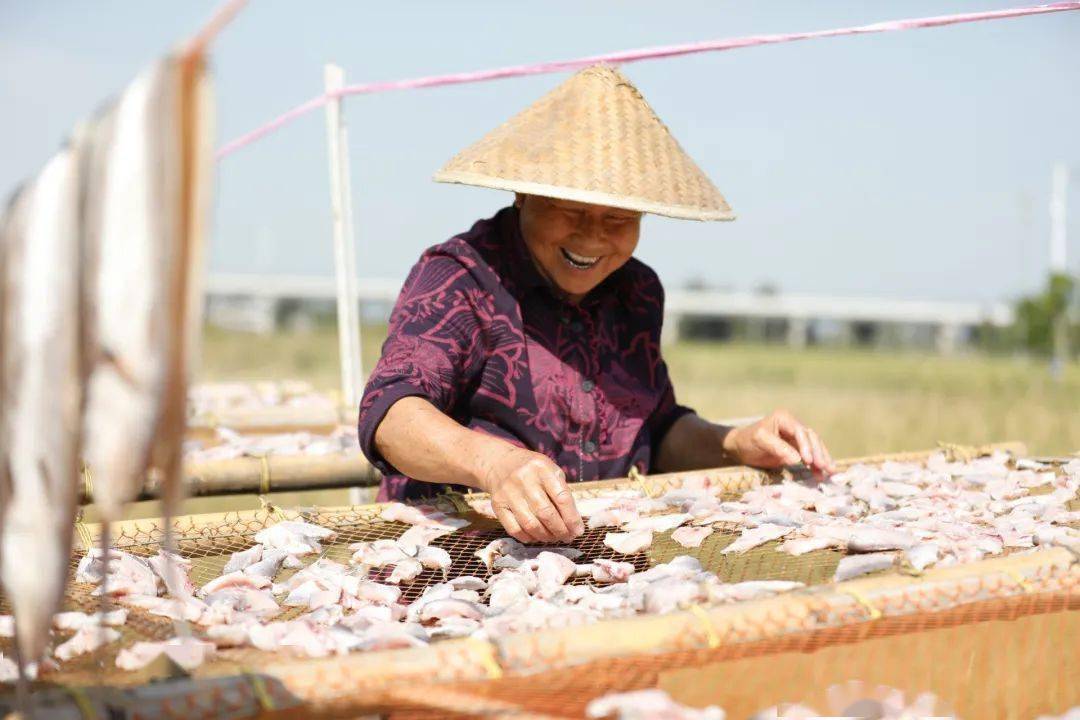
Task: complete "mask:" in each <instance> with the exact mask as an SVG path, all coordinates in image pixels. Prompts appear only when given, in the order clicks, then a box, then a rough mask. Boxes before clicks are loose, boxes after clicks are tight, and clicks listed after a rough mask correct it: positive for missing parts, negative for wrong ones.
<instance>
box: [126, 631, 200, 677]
mask: <svg viewBox="0 0 1080 720" xmlns="http://www.w3.org/2000/svg"><path fill="white" fill-rule="evenodd" d="M215 650H216V648H215V647H214V644H213V643H209V642H205V641H203V640H198V639H196V638H193V637H176V638H172V639H171V640H166V641H164V642H137V643H135V644H134V645H132V646H131V647H129V648H125V649H123V650H121V651H120V654H119V655H117V656H116V667H118V668H120V669H121V670H138V669H139V668H143V667H146V666H147V665H149V664H150V663H151V662H153V661H154V660H155V659H157V658H158V657H159V656H160V655H165V656H166V657H168V658H169V659H170V660H172V661H173V662H174V663H176V664H177V665H179V666H180V667H182V668H184V669H185V670H194V669H195V668H197V667H199V666H200V665H202V664H203V663H204V662H206V660H208V659H209V658H210V657H212V656H213V655H214V652H215Z"/></svg>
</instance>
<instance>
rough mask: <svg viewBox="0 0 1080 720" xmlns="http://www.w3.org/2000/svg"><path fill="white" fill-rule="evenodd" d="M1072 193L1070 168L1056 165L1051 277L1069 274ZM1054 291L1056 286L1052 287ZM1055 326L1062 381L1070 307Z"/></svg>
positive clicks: (1054, 372)
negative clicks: (1067, 226) (1068, 200)
mask: <svg viewBox="0 0 1080 720" xmlns="http://www.w3.org/2000/svg"><path fill="white" fill-rule="evenodd" d="M1068 190H1069V168H1068V166H1067V165H1066V164H1065V163H1064V162H1061V161H1058V162H1056V163H1054V171H1053V175H1052V188H1051V190H1050V277H1051V282H1052V283H1053V282H1054V280H1053V278H1054V277H1055V276H1059V275H1066V274H1067V273H1068V272H1069V263H1068V257H1067V255H1068V250H1067V248H1068V245H1067V243H1066V237H1065V212H1066V198H1067V197H1068ZM1051 287H1053V285H1052V286H1051ZM1052 322H1053V326H1052V333H1053V360H1051V362H1050V375H1051V377H1053V378H1054V380H1061V378H1062V376H1063V374H1064V371H1065V364H1066V362H1068V358H1069V352H1070V351H1069V307H1068V304H1066V306H1065V307H1063V308H1061V310H1060V312H1058V313H1057V314H1056V315H1055V317H1053V318H1052Z"/></svg>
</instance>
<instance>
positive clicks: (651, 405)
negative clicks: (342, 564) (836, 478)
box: [359, 67, 832, 543]
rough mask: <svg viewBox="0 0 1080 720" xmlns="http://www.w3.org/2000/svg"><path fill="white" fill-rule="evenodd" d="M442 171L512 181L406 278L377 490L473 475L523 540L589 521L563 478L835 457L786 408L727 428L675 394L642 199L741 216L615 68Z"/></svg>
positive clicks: (373, 453) (697, 213)
mask: <svg viewBox="0 0 1080 720" xmlns="http://www.w3.org/2000/svg"><path fill="white" fill-rule="evenodd" d="M436 179H437V180H441V181H445V182H458V183H464V184H471V185H479V186H483V187H492V188H499V189H504V190H511V191H514V192H515V196H514V203H513V205H512V206H510V207H507V208H504V209H502V210H500V211H499V212H497V213H496V214H495V215H494V217H491V218H488V219H486V220H480V221H479V222H477V223H476V224H475V225H474V226H473V227H472V229H470V230H469V231H468V232H465V233H463V234H461V235H458V236H456V237H453V238H451V239H450V240H448V241H446V242H444V243H442V244H440V245H436V246H434V247H432V248H430V249H428V250H427V251H426V252H425V253H424V254H423V256H422V257H421V258H420V261H419V262H418V263H417V264H416V265H415V266H414V267H413V269H412V272H411V273H410V274H409V277H408V279H407V280H406V281H405V286H404V287H403V288H402V291H401V295H400V297H399V299H398V302H397V305H396V306H395V308H394V311H393V314H392V315H391V319H390V333H389V337H388V338H387V341H386V344H385V345H384V346H383V351H382V358H381V359H380V360H379V363H378V365H377V366H376V368H375V370H374V372H373V373H372V375H371V377H370V380H369V382H368V386H367V388H366V390H365V392H364V398H363V401H362V403H361V407H360V420H359V430H360V444H361V447H362V448H363V450H364V453H365V454H366V455H367V457H368V458H369V459H370V460H371V461H372V462H373V463H374V464H375V466H376V467H378V468H379V469H380V470H381V471H382V472H383V474H384V476H385V477H384V480H383V484H382V487H381V489H380V499H383V500H389V499H405V498H417V497H423V496H426V495H430V494H433V493H434V492H438V491H439V490H440V486H444V485H445V484H454V485H457V486H466V487H470V488H477V489H480V490H484V491H487V492H489V493H490V494H491V500H492V507H493V509H494V511H495V513H496V515H497V517H498V519H499V521H500V522H501V523H502V524H503V526H504V527H505V528H506V531H507V532H508V533H509V534H510V535H511V536H513V537H514V538H516V539H518V540H520V541H522V542H526V543H531V542H553V541H560V542H566V541H569V540H571V539H573V538H574V537H576V536H577V535H579V534H581V532H582V531H583V524H582V520H581V517H580V515H579V514H578V512H577V510H576V509H575V506H574V500H573V497H572V495H571V493H570V491H569V489H568V485H567V484H568V483H570V482H577V481H581V480H597V479H604V478H613V477H624V476H626V475H627V474H628V473H629V471H630V470H631V469H632V468H636V469H637V470H638V471H639V472H642V473H649V472H656V471H677V470H688V469H694V468H703V467H716V466H721V465H731V464H745V465H754V466H758V467H766V468H773V467H778V466H782V465H789V464H796V463H799V462H802V463H805V464H806V465H807V466H809V467H811V468H813V469H815V470H816V471H819V472H827V471H829V470H830V469H831V467H832V460H831V458H830V456H829V452H828V450H827V449H826V448H825V445H824V444H823V443H822V442H821V440H820V439H819V438H818V436H817V434H816V433H815V432H814V431H813V430H811V429H810V428H808V427H806V426H805V425H803V424H801V423H800V422H799V421H797V420H796V419H795V418H794V417H793V416H792V415H791V414H790V413H788V412H785V411H782V410H781V411H777V412H773V413H772V414H770V415H769V416H767V417H765V418H764V419H762V420H760V421H758V422H756V423H754V424H752V425H748V426H744V427H726V426H723V425H718V424H715V423H711V422H709V421H707V420H705V419H703V418H701V417H699V416H698V415H696V414H695V413H694V412H693V410H691V409H690V408H687V407H684V406H682V405H679V404H677V403H676V401H675V392H674V389H673V388H672V384H671V380H670V378H669V377H668V371H667V367H666V365H665V364H664V361H663V358H662V357H661V354H660V326H661V322H662V320H663V316H664V307H663V306H664V292H663V287H662V286H661V284H660V280H659V279H658V278H657V276H656V273H654V272H653V271H652V270H651V269H650V268H649V267H648V266H647V265H645V264H644V263H642V262H640V261H639V260H636V259H635V258H634V257H633V254H634V250H635V249H636V248H637V244H638V238H639V235H640V230H641V216H642V213H643V212H653V213H658V214H663V215H668V216H672V217H681V218H689V219H697V220H710V219H732V218H733V216H732V215H731V211H730V209H729V208H728V206H727V203H726V202H725V201H724V198H723V197H722V196H721V195H720V193H719V191H718V190H717V189H716V188H715V187H714V186H713V185H712V183H710V182H709V180H708V178H707V177H705V175H704V174H703V173H702V172H701V171H700V170H699V169H698V167H697V166H696V165H695V164H694V163H693V161H692V160H690V158H689V157H688V156H687V155H686V154H685V153H684V152H683V150H682V149H681V148H680V147H679V145H678V144H677V143H676V142H675V140H674V139H673V138H672V137H671V135H670V133H669V132H668V129H667V128H666V127H665V126H664V125H663V123H661V122H660V120H659V119H658V118H657V117H656V115H655V114H654V113H653V111H652V109H651V108H650V107H649V105H648V104H647V103H646V102H645V100H644V99H643V98H642V97H641V95H640V93H638V91H637V90H636V89H635V88H634V87H633V85H631V84H630V82H629V81H628V80H627V79H626V78H625V77H623V76H622V75H621V74H619V73H618V72H617V71H615V70H613V69H610V68H606V67H593V68H588V69H586V70H583V71H581V72H580V73H578V74H577V75H575V76H574V77H572V78H571V79H570V80H568V81H567V82H566V83H564V84H563V85H561V86H560V87H558V88H556V89H555V90H554V91H553V92H551V93H550V94H548V95H547V96H545V97H544V98H541V99H540V100H539V101H538V102H536V103H535V104H534V105H533V106H531V107H530V108H528V109H526V110H525V111H524V112H523V113H521V114H519V115H518V116H516V117H515V118H513V119H512V120H510V121H509V122H507V123H505V124H504V125H502V126H501V127H499V128H497V129H496V130H495V131H493V132H492V133H491V134H489V135H488V136H487V137H485V138H483V139H482V140H480V141H479V142H478V143H476V144H475V145H474V146H472V147H471V148H469V149H467V150H466V151H465V152H463V153H461V154H460V155H458V156H457V157H455V158H454V159H453V160H451V161H450V163H449V164H448V165H447V166H446V167H445V168H443V170H442V171H440V172H439V173H438V174H437V175H436Z"/></svg>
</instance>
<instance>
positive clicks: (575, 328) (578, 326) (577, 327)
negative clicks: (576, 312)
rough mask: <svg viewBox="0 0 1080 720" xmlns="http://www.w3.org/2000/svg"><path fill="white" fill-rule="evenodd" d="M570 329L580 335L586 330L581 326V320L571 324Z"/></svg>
mask: <svg viewBox="0 0 1080 720" xmlns="http://www.w3.org/2000/svg"><path fill="white" fill-rule="evenodd" d="M570 329H571V330H573V331H574V332H576V333H579V332H581V331H582V330H584V329H585V326H584V325H582V324H581V321H580V320H575V321H574V322H572V323H570Z"/></svg>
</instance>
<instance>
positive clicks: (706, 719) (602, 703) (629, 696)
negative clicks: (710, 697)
mask: <svg viewBox="0 0 1080 720" xmlns="http://www.w3.org/2000/svg"><path fill="white" fill-rule="evenodd" d="M585 716H586V717H590V718H616V720H655V719H657V718H664V719H665V720H724V718H725V717H726V715H725V713H724V711H723V710H721V709H720V708H719V707H716V706H715V705H710V706H708V707H705V708H701V709H697V708H691V707H687V706H685V705H680V704H679V703H677V702H675V701H674V700H672V699H671V696H670V695H668V694H667V693H666V692H664V691H663V690H654V689H650V690H635V691H633V692H625V693H609V694H607V695H604V696H602V697H599V698H596V699H595V700H593V701H592V702H590V703H589V705H588V707H586V708H585Z"/></svg>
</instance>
